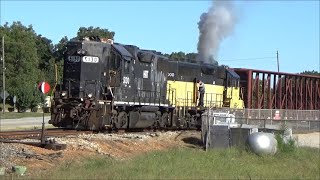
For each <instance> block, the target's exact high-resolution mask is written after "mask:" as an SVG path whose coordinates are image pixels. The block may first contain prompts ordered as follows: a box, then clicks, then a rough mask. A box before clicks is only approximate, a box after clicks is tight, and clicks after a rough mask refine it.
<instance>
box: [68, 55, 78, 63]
mask: <svg viewBox="0 0 320 180" xmlns="http://www.w3.org/2000/svg"><path fill="white" fill-rule="evenodd" d="M68 61H69V62H73V63H77V62H80V56H68Z"/></svg>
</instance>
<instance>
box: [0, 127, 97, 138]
mask: <svg viewBox="0 0 320 180" xmlns="http://www.w3.org/2000/svg"><path fill="white" fill-rule="evenodd" d="M41 133H42V130H41V129H37V130H23V131H1V132H0V140H1V139H23V138H32V139H38V138H40V137H41ZM82 133H85V134H92V133H94V132H93V131H77V130H69V129H61V128H50V129H46V130H45V131H44V136H45V137H50V136H55V137H61V136H67V135H77V134H82Z"/></svg>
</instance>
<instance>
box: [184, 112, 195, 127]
mask: <svg viewBox="0 0 320 180" xmlns="http://www.w3.org/2000/svg"><path fill="white" fill-rule="evenodd" d="M186 120H187V127H188V128H194V127H195V120H194V118H193V117H192V116H191V115H190V114H189V113H188V114H186Z"/></svg>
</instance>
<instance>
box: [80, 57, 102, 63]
mask: <svg viewBox="0 0 320 180" xmlns="http://www.w3.org/2000/svg"><path fill="white" fill-rule="evenodd" d="M82 61H83V62H85V63H98V62H99V58H98V57H93V56H83V59H82Z"/></svg>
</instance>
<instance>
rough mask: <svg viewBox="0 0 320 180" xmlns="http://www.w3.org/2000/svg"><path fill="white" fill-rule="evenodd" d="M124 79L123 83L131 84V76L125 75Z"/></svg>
mask: <svg viewBox="0 0 320 180" xmlns="http://www.w3.org/2000/svg"><path fill="white" fill-rule="evenodd" d="M122 80H123V84H129V83H130V78H129V77H126V76H124V77H123V79H122Z"/></svg>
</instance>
